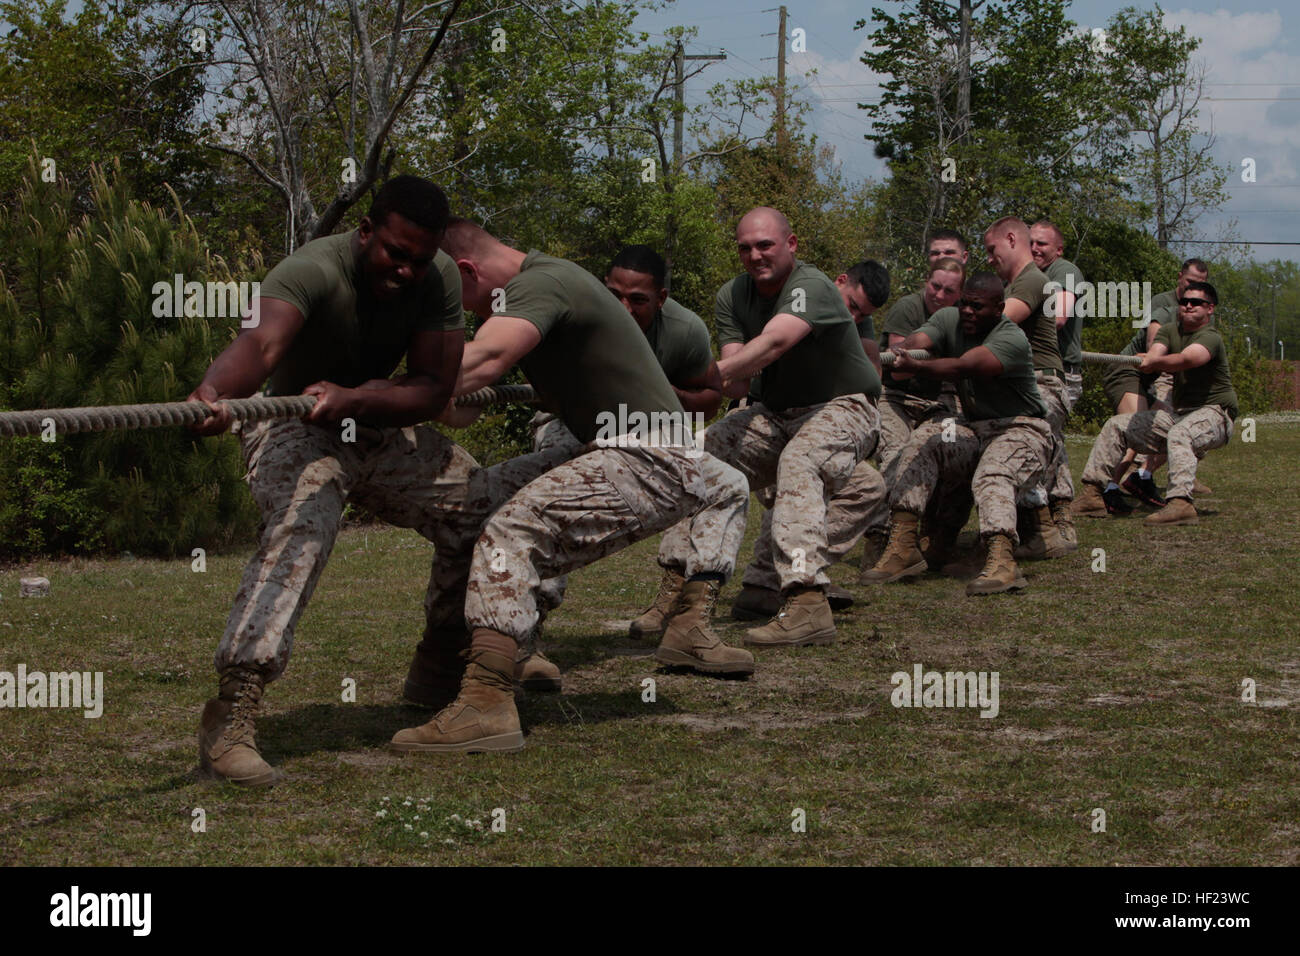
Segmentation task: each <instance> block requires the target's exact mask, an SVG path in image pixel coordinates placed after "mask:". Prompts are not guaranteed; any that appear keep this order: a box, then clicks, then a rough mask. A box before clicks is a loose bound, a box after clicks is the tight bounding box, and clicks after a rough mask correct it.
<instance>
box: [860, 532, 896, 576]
mask: <svg viewBox="0 0 1300 956" xmlns="http://www.w3.org/2000/svg"><path fill="white" fill-rule="evenodd" d="M888 545H889V532H888V531H886V530H884V529H883V528H876V529H874V530H872V531H868V532H867V533H866V534H864V535H863V536H862V565H861V567H862V570H863V571H870V570H871V569H872V568H874V567H875V566H876V562H877V561H879V560H880V556H881V555H882V554H884V553H885V548H886V547H888Z"/></svg>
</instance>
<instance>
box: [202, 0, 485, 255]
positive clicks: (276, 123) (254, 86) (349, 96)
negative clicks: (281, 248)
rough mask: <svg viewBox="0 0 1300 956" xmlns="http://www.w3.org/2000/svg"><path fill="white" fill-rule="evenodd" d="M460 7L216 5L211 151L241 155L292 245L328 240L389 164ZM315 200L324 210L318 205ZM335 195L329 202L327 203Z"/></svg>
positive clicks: (453, 1) (394, 1)
mask: <svg viewBox="0 0 1300 956" xmlns="http://www.w3.org/2000/svg"><path fill="white" fill-rule="evenodd" d="M461 3H462V0H445V2H443V3H436V4H427V5H423V6H420V7H419V8H417V9H416V10H414V11H408V10H407V7H406V3H405V0H373V2H369V3H367V2H363V0H348V2H347V6H346V11H342V10H340V9H338V8H337V7H336V6H335V5H333V4H329V3H325V2H320V0H294V2H285V0H279V2H275V0H271V2H264V0H242V2H241V0H215V2H209V3H202V4H199V5H197V6H196V8H195V17H196V19H195V20H194V21H193V23H194V26H193V29H195V30H199V31H205V33H204V35H206V31H208V30H211V31H212V34H213V39H212V49H213V50H214V52H215V53H216V54H217V55H215V56H214V58H213V61H212V64H211V70H210V71H209V73H208V78H209V83H210V88H209V92H210V93H211V94H212V95H213V96H215V97H217V98H218V99H219V102H220V106H219V107H218V109H217V111H216V113H215V115H214V117H213V118H212V121H211V123H210V124H209V126H208V131H209V133H210V134H211V135H210V138H209V140H208V145H209V146H211V147H212V148H214V149H217V150H219V151H221V152H223V153H227V154H229V155H231V156H234V157H236V158H238V159H239V160H240V161H241V162H243V163H244V164H245V165H246V166H247V167H248V168H249V169H251V170H252V171H253V173H254V174H255V175H256V176H257V177H258V179H259V180H261V182H262V183H263V184H265V185H266V186H269V187H270V188H271V189H272V190H274V192H275V193H276V195H277V196H278V198H279V200H280V202H281V203H282V204H283V206H284V209H285V211H286V214H287V217H288V227H287V229H286V233H287V239H288V242H287V245H288V248H289V249H290V250H292V249H293V248H294V247H296V246H297V245H300V244H302V243H304V242H307V241H308V240H310V239H313V238H315V237H317V236H322V235H328V234H329V233H330V232H332V231H333V230H334V229H335V228H336V227H337V226H338V225H339V223H340V222H341V221H342V219H343V217H344V216H345V214H346V213H347V212H348V210H349V209H351V207H352V206H353V205H354V204H355V203H356V202H357V201H358V200H360V199H361V198H362V197H363V196H365V195H366V194H367V192H368V191H369V189H370V188H371V187H372V186H373V185H375V184H376V183H378V182H380V181H381V180H383V179H384V178H386V177H387V175H388V172H389V170H390V169H391V168H392V164H393V161H394V158H395V152H394V150H393V149H392V146H391V143H390V136H391V135H392V134H393V132H394V129H395V128H396V127H397V124H398V121H399V118H400V116H401V115H402V113H403V111H404V110H405V108H406V106H407V104H408V102H409V101H410V100H411V98H412V96H413V95H414V94H415V92H416V89H417V88H418V86H419V84H420V80H421V77H422V76H423V75H424V74H425V71H426V70H427V69H428V67H429V64H430V63H431V62H432V61H433V58H434V55H435V54H436V53H437V52H438V50H439V48H440V47H441V45H442V42H443V39H444V38H445V36H446V35H447V31H448V28H449V27H450V26H451V24H452V21H453V18H454V17H455V15H456V12H457V11H458V10H459V9H460V6H461ZM313 193H315V196H316V197H320V200H321V202H323V203H324V208H323V209H320V208H319V206H318V204H317V199H316V198H314V196H313ZM326 196H330V198H329V199H328V201H326V199H325V197H326Z"/></svg>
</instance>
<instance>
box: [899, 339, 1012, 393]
mask: <svg viewBox="0 0 1300 956" xmlns="http://www.w3.org/2000/svg"><path fill="white" fill-rule="evenodd" d="M918 338H919V339H923V340H924V341H925V342H927V343H929V342H930V337H929V336H928V335H919V334H918V335H909V336H908V337H907V343H908V344H907V348H914V349H920V348H929V347H930V346H929V344H927V345H912V344H910V343H911V342H912V341H913V340H914V339H918ZM894 356H895V358H894V368H896V369H901V370H903V371H908V372H916V373H917V374H918V375H924V376H926V377H928V378H938V379H945V380H947V381H956V380H957V379H959V378H997V377H998V376H999V375H1001V374H1002V363H1001V362H999V361H998V359H997V356H995V355H994V354H993V353H992V352H990V351H989V350H988V349H986V348H985V347H984V346H982V345H977V346H975V348H973V349H970V350H969V351H967V352H965V353H963V354H962V355H961V356H960V357H959V358H935V359H914V358H912V357H911V356H909V355H908V354H907V351H906V349H904V348H896V349H894Z"/></svg>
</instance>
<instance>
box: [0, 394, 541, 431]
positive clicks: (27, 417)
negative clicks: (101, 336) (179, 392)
mask: <svg viewBox="0 0 1300 956" xmlns="http://www.w3.org/2000/svg"><path fill="white" fill-rule="evenodd" d="M536 400H537V397H536V394H535V393H534V392H533V388H532V386H531V385H495V386H492V385H490V386H488V387H487V388H480V389H479V390H478V391H476V392H470V393H469V394H468V395H462V396H461V397H460V398H458V399H456V405H458V406H461V407H464V406H474V407H479V406H483V405H495V404H498V403H501V402H535V401H536ZM224 401H225V403H226V405H227V406H228V407H229V409H230V414H231V416H232V417H233V418H234V419H235V420H236V421H241V422H261V421H267V420H270V419H275V418H301V417H302V416H303V415H306V414H307V413H308V412H310V411H311V409H312V406H313V405H315V404H316V398H315V397H314V396H312V395H284V396H274V397H272V396H266V395H258V396H254V397H252V398H228V399H224ZM208 414H209V411H208V406H206V405H204V404H203V403H202V402H160V403H157V404H151V405H90V406H87V407H85V408H34V409H30V410H27V411H18V412H0V437H12V436H18V435H39V434H41V433H42V432H45V431H47V429H48V427H49V423H53V425H54V431H55V433H56V434H60V435H71V434H75V433H77V432H107V431H123V430H131V429H139V428H162V427H164V426H167V425H197V424H198V423H199V422H201V421H203V419H205V418H207V417H208Z"/></svg>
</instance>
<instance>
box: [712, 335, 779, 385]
mask: <svg viewBox="0 0 1300 956" xmlns="http://www.w3.org/2000/svg"><path fill="white" fill-rule="evenodd" d="M784 353H785V349H783V348H781V345H780V343H778V342H777V341H776V340H775V339H773V338H772V337H771V336H769V335H762V334H760V335H758V336H757V337H756V338H753V339H751V340H750V341H748V342H746V343H745V345H744V347H743V348H741V350H740V351H739V352H736V353H735V354H734V355H732V356H730V357H729V358H724V359H722V360H721V361H719V362H718V371H719V372H721V373H722V378H723V380H724V381H732V382H734V381H736V380H738V379H742V378H744V379H748V378H753V377H754V376H755V375H757V374H758V373H759V372H761V371H762V370H763V369H765V368H767V366H769V365H771V364H772V363H773V362H775V361H776V360H777V359H779V358H780V357H781V356H782V355H783V354H784Z"/></svg>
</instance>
